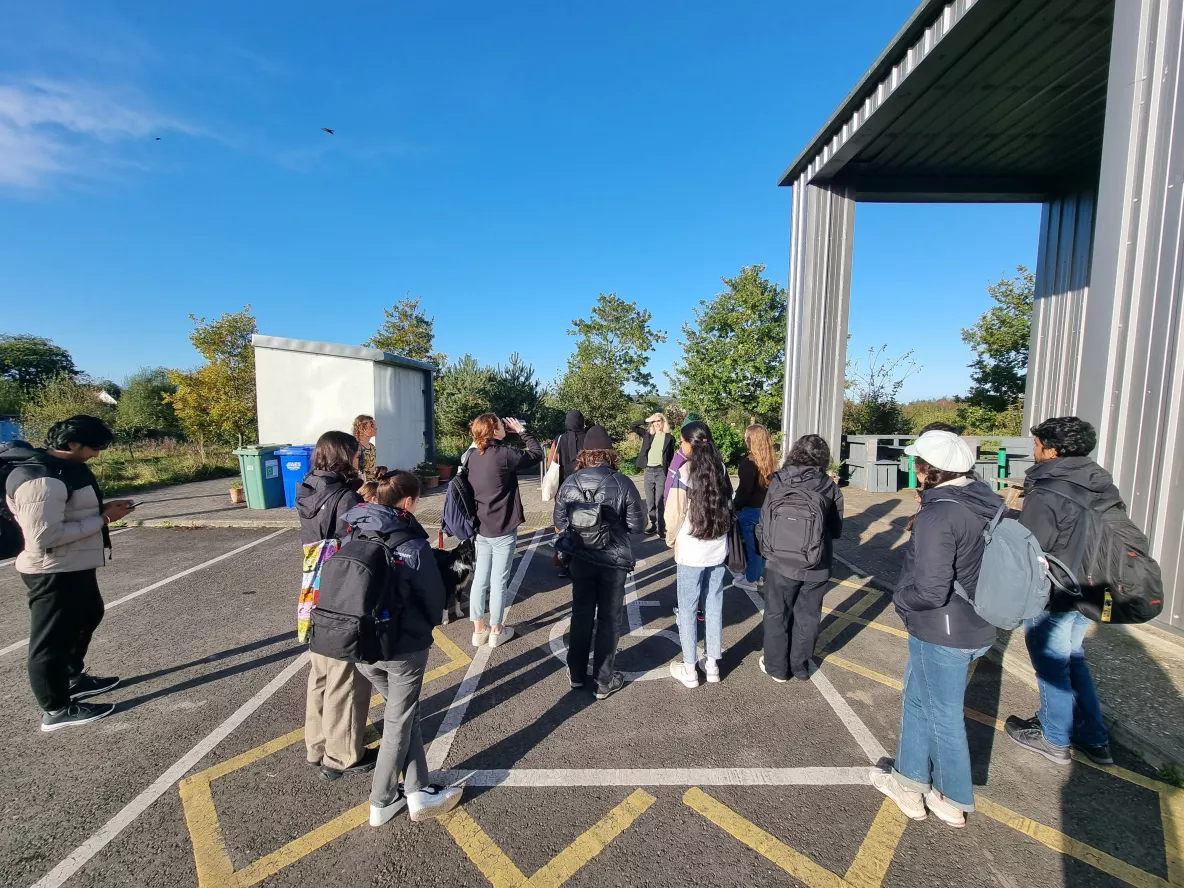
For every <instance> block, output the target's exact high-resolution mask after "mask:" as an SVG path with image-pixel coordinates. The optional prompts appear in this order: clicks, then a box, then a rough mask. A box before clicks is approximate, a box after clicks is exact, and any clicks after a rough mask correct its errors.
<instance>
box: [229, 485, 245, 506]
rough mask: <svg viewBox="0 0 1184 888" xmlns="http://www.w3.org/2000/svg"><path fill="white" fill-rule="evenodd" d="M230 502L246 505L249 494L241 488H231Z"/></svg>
mask: <svg viewBox="0 0 1184 888" xmlns="http://www.w3.org/2000/svg"><path fill="white" fill-rule="evenodd" d="M230 501H231V502H232V503H245V502H246V501H247V492H246V491H245V490H243V489H242V488H241V487H232V488H230Z"/></svg>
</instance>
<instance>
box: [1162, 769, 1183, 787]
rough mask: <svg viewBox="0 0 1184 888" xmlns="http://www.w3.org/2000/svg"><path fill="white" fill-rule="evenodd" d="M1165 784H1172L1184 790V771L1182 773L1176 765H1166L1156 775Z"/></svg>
mask: <svg viewBox="0 0 1184 888" xmlns="http://www.w3.org/2000/svg"><path fill="white" fill-rule="evenodd" d="M1155 776H1156V777H1158V778H1159V779H1160V780H1162V781H1163V782H1164V783H1170V784H1171V785H1172V786H1175V787H1177V788H1178V789H1184V771H1181V770H1180V769H1179V768H1177V767H1176V766H1175V765H1164V766H1163V767H1162V768H1160V769H1159V770H1158V771H1157V772H1156V774H1155Z"/></svg>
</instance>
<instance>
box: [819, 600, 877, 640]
mask: <svg viewBox="0 0 1184 888" xmlns="http://www.w3.org/2000/svg"><path fill="white" fill-rule="evenodd" d="M879 597H880V596H879V595H877V594H875V593H874V592H869V593H868V594H866V595H864V596H863V597H862V598H861V599H859V601H857V602H855V603H854V604H853V605H851V606H850V607H849V608H847V609H846V610H844V611H842V612H841V613H842V618H841V619H836V620H835V621H834V622H833V623H831V624H830V625H829V626H827V627H826V629H824V630H823V631H822V633H821V634H820V635H819V636H818V642H817V643H816V644H815V649H816V650H821V649H823V648H825V647H826V646H827V645H828V644H830V643H831V642H832V641H834V640H835V638H836V637H837V636H838V634H839V633H840V632H842V631H843V630H844V629H846V628H847V627H848V626H849V625H850V624H851V623H852V622H855V618H856V617H858V616H859V615H860V614H862V613H863V612H864V611H865V610H867V609H868V608H869V607H871V606H872V605H873V604H875V603H876V599H877V598H879Z"/></svg>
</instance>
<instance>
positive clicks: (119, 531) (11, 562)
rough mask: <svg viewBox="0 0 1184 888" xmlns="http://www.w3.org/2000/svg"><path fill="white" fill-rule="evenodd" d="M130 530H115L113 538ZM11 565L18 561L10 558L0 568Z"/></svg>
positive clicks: (126, 528) (1, 563) (112, 533)
mask: <svg viewBox="0 0 1184 888" xmlns="http://www.w3.org/2000/svg"><path fill="white" fill-rule="evenodd" d="M129 530H133V528H131V527H123V528H120V529H119V530H113V531H111V536H119V535H120V534H121V533H127V532H128V531H129ZM10 564H16V559H15V558H9V559H6V560H5V561H0V567H8V565H10Z"/></svg>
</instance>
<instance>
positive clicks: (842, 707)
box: [810, 666, 888, 765]
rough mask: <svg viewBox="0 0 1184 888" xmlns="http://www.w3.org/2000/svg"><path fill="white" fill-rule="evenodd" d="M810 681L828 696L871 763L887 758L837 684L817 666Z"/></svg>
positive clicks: (836, 713)
mask: <svg viewBox="0 0 1184 888" xmlns="http://www.w3.org/2000/svg"><path fill="white" fill-rule="evenodd" d="M810 681H812V682H813V683H814V685H815V687H817V688H818V690H819V692H820V693H821V694H822V696H823V697H824V698H826V702H827V703H829V704H830V708H831V709H833V710H834V711H835V715H837V716H838V717H839V721H841V722H842V723H843V724H844V725H846V727H847V730H848V731H850V732H851V736H852V737H854V738H855V742H856V743H858V744H859V746H860V748H861V749H862V750H863V752H864V755H866V756H867V757H868V759H869V760H870V761H871V763H872V764H873V765H874V764H876V763H877V762H879V760H880V759H882V758H886V757H887V755H888V751H887V750H886V749H884V747H883V746H881V745H880V741H879V740H877V739H876V738H875V737H874V736H873V735H872V732H871V731H869V730H868V728H867V725H865V724H864V723H863V720H862V719H861V718H860V717H859V716H858V715H856V714H855V710H854V709H852V708H851V704H850V703H848V702H847V701H846V700H844V699H843V695H842V694H840V693H839V692H838V691H837V690H835V686H834V685H832V684H831V683H830V679H829V678H827V677H826V676H825V675H823V674H822V671H821V670H820V669H818V667H817V666H814V667H813V669H812V673H811V675H810Z"/></svg>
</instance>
